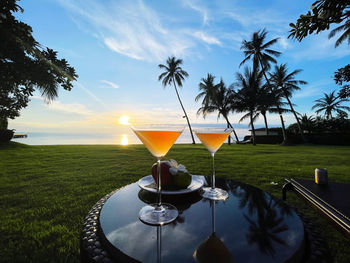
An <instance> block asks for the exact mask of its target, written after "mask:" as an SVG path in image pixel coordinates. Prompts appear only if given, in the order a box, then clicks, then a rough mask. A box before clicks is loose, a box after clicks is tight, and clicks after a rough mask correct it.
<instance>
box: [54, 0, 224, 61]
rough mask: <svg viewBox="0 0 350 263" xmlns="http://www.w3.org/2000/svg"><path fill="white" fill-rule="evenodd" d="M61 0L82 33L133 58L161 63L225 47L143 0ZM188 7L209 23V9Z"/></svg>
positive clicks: (189, 3)
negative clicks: (171, 57)
mask: <svg viewBox="0 0 350 263" xmlns="http://www.w3.org/2000/svg"><path fill="white" fill-rule="evenodd" d="M57 1H59V3H61V4H62V5H63V6H64V7H65V8H66V9H68V10H69V12H71V13H72V14H73V15H72V19H73V20H74V21H75V23H76V24H77V25H78V26H79V28H80V29H81V30H84V31H86V32H90V34H91V35H93V36H94V37H96V38H98V40H99V41H100V42H101V43H103V44H104V45H105V46H106V47H107V48H109V49H110V50H112V51H114V52H116V53H119V54H121V55H124V56H127V57H130V58H132V59H136V60H145V61H150V62H159V61H164V60H165V59H166V58H167V57H168V56H169V54H172V55H175V56H180V57H186V56H190V55H191V56H192V55H193V54H194V53H196V52H197V49H198V45H199V44H205V45H221V42H220V40H219V39H217V38H216V37H214V36H211V35H209V34H208V33H205V32H202V31H198V29H194V28H191V27H186V26H184V25H183V24H182V21H179V20H176V18H174V16H171V15H169V16H166V15H164V14H159V13H157V12H156V11H155V10H153V9H152V8H151V7H149V6H147V5H146V4H145V3H144V2H143V1H142V0H139V1H137V2H135V1H130V2H128V1H117V2H113V3H108V4H106V3H105V2H103V4H102V3H101V2H99V1H97V0H86V1H80V0H75V1H73V0H57ZM185 6H187V7H189V8H191V9H193V10H195V11H197V12H199V13H200V14H201V15H202V17H203V18H202V19H203V24H204V25H205V24H207V22H208V12H207V10H206V9H205V8H202V7H199V6H198V5H196V4H194V3H193V2H186V3H185ZM191 19H195V18H191ZM84 28H85V29H84ZM91 28H92V29H91ZM189 32H190V33H189Z"/></svg>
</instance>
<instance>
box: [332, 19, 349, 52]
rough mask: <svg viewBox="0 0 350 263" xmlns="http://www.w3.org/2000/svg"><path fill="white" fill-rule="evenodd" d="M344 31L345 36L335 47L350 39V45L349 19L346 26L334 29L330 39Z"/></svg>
mask: <svg viewBox="0 0 350 263" xmlns="http://www.w3.org/2000/svg"><path fill="white" fill-rule="evenodd" d="M341 31H344V32H343V34H342V35H341V36H340V37H339V38H338V39H337V41H336V42H335V47H338V46H339V45H340V44H341V43H343V41H344V40H346V39H348V44H349V45H350V19H348V20H347V21H346V22H345V24H344V25H341V26H338V27H336V28H334V29H333V30H332V31H331V32H330V33H329V35H328V38H332V37H334V36H335V34H336V33H338V32H341Z"/></svg>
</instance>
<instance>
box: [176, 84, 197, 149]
mask: <svg viewBox="0 0 350 263" xmlns="http://www.w3.org/2000/svg"><path fill="white" fill-rule="evenodd" d="M173 83H174V88H175V91H176V95H177V98H178V99H179V102H180V105H181V108H182V110H183V112H184V114H185V118H186V120H187V124H188V128H189V129H190V133H191V137H192V144H196V142H195V140H194V137H193V132H192V128H191V124H190V120H189V119H188V116H187V113H186V111H185V108H184V106H183V105H182V102H181V99H180V95H179V92H178V91H177V88H176V84H175V80H174V79H173Z"/></svg>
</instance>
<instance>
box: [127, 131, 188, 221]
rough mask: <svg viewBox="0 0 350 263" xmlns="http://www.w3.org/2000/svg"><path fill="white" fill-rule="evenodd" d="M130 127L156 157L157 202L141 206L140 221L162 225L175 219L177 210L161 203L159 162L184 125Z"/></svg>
mask: <svg viewBox="0 0 350 263" xmlns="http://www.w3.org/2000/svg"><path fill="white" fill-rule="evenodd" d="M131 129H132V130H133V131H134V133H135V134H136V135H137V137H138V138H139V139H140V140H141V142H142V143H143V145H145V146H146V148H147V149H148V150H149V151H150V153H151V154H152V155H153V156H154V157H155V158H157V163H158V175H157V194H158V202H157V203H155V204H150V205H146V206H144V207H142V208H141V210H140V212H139V218H140V220H141V221H142V222H144V223H147V224H150V225H164V224H167V223H170V222H172V221H173V220H175V219H176V217H177V216H178V214H179V212H178V211H177V209H176V207H175V206H173V205H171V204H166V203H162V194H161V190H162V184H161V176H160V172H161V169H160V162H161V160H162V158H163V157H164V156H165V155H166V154H167V152H168V151H169V150H170V148H171V146H173V144H174V143H175V141H176V139H177V138H178V137H179V136H180V134H181V133H182V131H183V129H184V127H181V126H180V127H179V126H156V125H150V126H142V127H141V126H133V127H131Z"/></svg>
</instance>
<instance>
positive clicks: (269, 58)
mask: <svg viewBox="0 0 350 263" xmlns="http://www.w3.org/2000/svg"><path fill="white" fill-rule="evenodd" d="M266 35H267V31H266V30H265V29H263V30H258V31H257V32H254V33H253V36H252V39H251V40H250V41H246V40H243V42H242V46H241V50H243V52H244V55H245V58H244V60H243V61H242V62H241V63H240V66H241V65H243V64H244V63H245V62H247V61H248V60H250V59H252V60H253V67H260V69H261V71H262V74H263V75H264V77H265V80H266V83H267V86H268V87H269V88H270V90H271V92H273V88H272V87H271V84H270V81H269V79H268V78H267V75H266V71H267V70H268V69H269V68H270V63H277V61H276V59H275V58H274V57H278V56H279V55H280V54H281V52H278V51H275V50H272V49H270V47H271V46H272V45H273V44H275V43H276V42H277V41H278V38H275V39H272V40H270V41H268V42H267V43H264V42H265V38H266ZM276 107H277V109H278V108H279V106H276ZM278 112H279V114H280V118H281V122H282V131H283V139H284V141H286V139H287V137H286V131H285V127H284V122H283V117H282V111H281V110H279V111H278Z"/></svg>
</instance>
